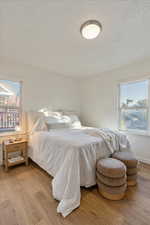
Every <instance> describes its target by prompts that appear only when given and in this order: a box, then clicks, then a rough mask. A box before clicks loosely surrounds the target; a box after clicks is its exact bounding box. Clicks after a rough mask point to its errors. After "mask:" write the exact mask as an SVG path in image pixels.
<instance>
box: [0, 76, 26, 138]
mask: <svg viewBox="0 0 150 225" xmlns="http://www.w3.org/2000/svg"><path fill="white" fill-rule="evenodd" d="M1 80H6V81H12V82H16V83H20V107H19V127H20V131H16V130H14V131H1V132H0V137H3V136H12V135H16V134H22V133H23V131H22V128H23V121H22V120H23V116H22V112H23V111H22V87H23V81H22V80H16V79H9V78H8V79H6V78H1V77H0V81H1Z"/></svg>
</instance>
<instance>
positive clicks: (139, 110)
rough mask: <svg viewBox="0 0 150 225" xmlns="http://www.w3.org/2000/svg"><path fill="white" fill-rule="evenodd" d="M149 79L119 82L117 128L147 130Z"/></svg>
mask: <svg viewBox="0 0 150 225" xmlns="http://www.w3.org/2000/svg"><path fill="white" fill-rule="evenodd" d="M148 88H149V80H144V81H139V82H131V83H124V84H120V105H119V115H120V116H119V128H120V129H121V130H143V131H145V130H148V111H149V110H148V109H149V106H148V97H149V94H148V93H149V91H148Z"/></svg>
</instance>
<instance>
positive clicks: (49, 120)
mask: <svg viewBox="0 0 150 225" xmlns="http://www.w3.org/2000/svg"><path fill="white" fill-rule="evenodd" d="M44 120H45V122H46V123H47V124H52V123H59V122H60V121H61V117H58V116H45V118H44Z"/></svg>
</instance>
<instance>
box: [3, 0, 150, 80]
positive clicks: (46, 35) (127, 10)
mask: <svg viewBox="0 0 150 225" xmlns="http://www.w3.org/2000/svg"><path fill="white" fill-rule="evenodd" d="M88 19H96V20H99V21H100V22H101V24H102V26H103V31H102V33H101V34H100V36H99V37H98V38H97V39H94V40H84V39H83V38H82V37H81V35H80V26H81V24H82V23H84V22H85V21H86V20H88ZM0 27H1V28H0V48H1V51H0V56H1V57H3V58H5V59H6V60H12V61H14V62H18V63H23V64H29V65H32V66H36V67H40V68H44V69H47V70H49V71H53V72H57V73H59V74H63V75H69V76H75V77H78V76H89V75H91V76H92V75H95V74H100V73H101V72H103V71H107V70H112V69H114V68H118V67H121V66H123V65H126V64H129V63H132V62H134V61H138V60H140V59H141V60H142V59H143V58H145V57H149V56H150V44H149V42H150V0H105V1H104V0H0Z"/></svg>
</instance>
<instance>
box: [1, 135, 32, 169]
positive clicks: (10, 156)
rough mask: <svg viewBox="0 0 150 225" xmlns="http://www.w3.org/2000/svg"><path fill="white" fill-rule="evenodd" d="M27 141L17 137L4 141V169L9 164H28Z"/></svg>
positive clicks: (9, 165)
mask: <svg viewBox="0 0 150 225" xmlns="http://www.w3.org/2000/svg"><path fill="white" fill-rule="evenodd" d="M27 145H28V142H27V140H25V139H21V138H17V139H15V140H13V139H8V140H6V141H4V148H3V162H4V166H5V171H8V168H9V167H11V166H15V165H19V164H21V163H25V164H26V166H28V148H27Z"/></svg>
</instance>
